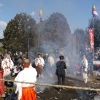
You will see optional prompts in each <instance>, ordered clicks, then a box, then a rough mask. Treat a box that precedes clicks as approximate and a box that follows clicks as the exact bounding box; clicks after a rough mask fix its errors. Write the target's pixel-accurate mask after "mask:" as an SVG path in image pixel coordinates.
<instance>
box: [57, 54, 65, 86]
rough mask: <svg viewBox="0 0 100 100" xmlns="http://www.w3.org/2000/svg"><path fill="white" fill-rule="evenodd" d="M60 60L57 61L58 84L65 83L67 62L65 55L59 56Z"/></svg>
mask: <svg viewBox="0 0 100 100" xmlns="http://www.w3.org/2000/svg"><path fill="white" fill-rule="evenodd" d="M59 59H60V60H59V61H58V62H57V63H56V68H57V69H56V75H57V77H58V85H65V69H66V63H65V62H64V61H63V60H64V56H63V55H61V56H59Z"/></svg>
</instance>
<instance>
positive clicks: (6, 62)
mask: <svg viewBox="0 0 100 100" xmlns="http://www.w3.org/2000/svg"><path fill="white" fill-rule="evenodd" d="M1 66H2V68H3V70H4V74H3V77H4V79H11V71H10V70H11V69H12V68H13V67H14V63H13V61H12V60H11V59H8V58H5V59H3V60H2V63H1Z"/></svg>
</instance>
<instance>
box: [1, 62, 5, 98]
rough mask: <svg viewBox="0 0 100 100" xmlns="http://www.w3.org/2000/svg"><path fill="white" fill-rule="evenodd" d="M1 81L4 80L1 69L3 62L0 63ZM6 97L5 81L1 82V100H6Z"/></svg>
mask: <svg viewBox="0 0 100 100" xmlns="http://www.w3.org/2000/svg"><path fill="white" fill-rule="evenodd" d="M0 79H3V69H2V68H1V61H0ZM4 97H5V88H4V81H3V80H0V100H4Z"/></svg>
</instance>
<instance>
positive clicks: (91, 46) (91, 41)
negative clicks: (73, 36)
mask: <svg viewBox="0 0 100 100" xmlns="http://www.w3.org/2000/svg"><path fill="white" fill-rule="evenodd" d="M88 32H89V39H90V48H91V50H94V29H93V28H89V29H88Z"/></svg>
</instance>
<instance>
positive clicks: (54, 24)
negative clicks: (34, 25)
mask: <svg viewBox="0 0 100 100" xmlns="http://www.w3.org/2000/svg"><path fill="white" fill-rule="evenodd" d="M41 24H42V25H41ZM38 25H39V31H40V37H41V40H40V41H41V42H40V43H41V45H42V46H43V44H44V45H45V46H46V45H47V46H49V47H51V49H57V48H59V47H64V46H65V45H67V43H68V42H67V40H68V38H69V36H70V35H71V31H70V28H69V25H68V23H67V20H66V18H65V17H64V15H62V14H61V13H58V12H56V13H53V14H52V15H50V17H48V19H47V20H45V21H44V22H43V23H39V24H38ZM45 48H46V47H45ZM47 48H48V47H47Z"/></svg>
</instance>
